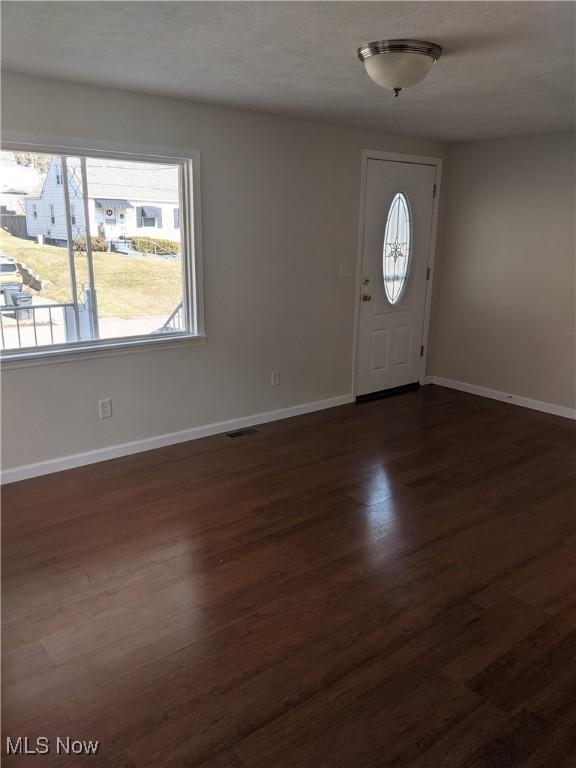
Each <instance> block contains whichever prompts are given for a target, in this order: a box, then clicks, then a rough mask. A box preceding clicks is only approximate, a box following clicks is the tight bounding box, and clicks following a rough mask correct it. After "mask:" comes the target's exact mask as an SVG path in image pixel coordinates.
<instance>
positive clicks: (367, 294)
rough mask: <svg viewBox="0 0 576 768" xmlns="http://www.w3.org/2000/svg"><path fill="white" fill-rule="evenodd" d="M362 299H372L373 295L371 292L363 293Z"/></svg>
mask: <svg viewBox="0 0 576 768" xmlns="http://www.w3.org/2000/svg"><path fill="white" fill-rule="evenodd" d="M362 301H372V296H370V294H369V293H363V294H362Z"/></svg>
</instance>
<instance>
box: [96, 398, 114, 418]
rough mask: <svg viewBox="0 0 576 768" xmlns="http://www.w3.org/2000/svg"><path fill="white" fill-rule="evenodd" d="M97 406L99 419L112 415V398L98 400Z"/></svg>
mask: <svg viewBox="0 0 576 768" xmlns="http://www.w3.org/2000/svg"><path fill="white" fill-rule="evenodd" d="M98 408H99V409H100V418H101V419H109V418H110V416H112V400H111V399H110V398H109V397H107V398H105V399H104V400H98Z"/></svg>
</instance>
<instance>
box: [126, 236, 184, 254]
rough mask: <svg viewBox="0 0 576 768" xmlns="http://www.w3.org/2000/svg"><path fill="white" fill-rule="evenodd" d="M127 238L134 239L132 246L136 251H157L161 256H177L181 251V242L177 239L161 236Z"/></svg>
mask: <svg viewBox="0 0 576 768" xmlns="http://www.w3.org/2000/svg"><path fill="white" fill-rule="evenodd" d="M127 240H131V241H132V248H134V250H135V251H141V252H142V253H157V254H159V255H161V256H163V255H165V254H170V255H171V256H175V255H176V254H178V253H180V250H181V248H180V243H178V242H176V240H163V239H162V238H160V237H139V236H138V235H135V236H134V237H128V238H127Z"/></svg>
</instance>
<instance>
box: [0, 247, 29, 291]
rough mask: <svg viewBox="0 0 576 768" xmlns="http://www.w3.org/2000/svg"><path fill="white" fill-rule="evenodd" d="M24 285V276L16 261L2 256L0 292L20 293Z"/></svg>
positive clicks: (0, 255) (0, 260)
mask: <svg viewBox="0 0 576 768" xmlns="http://www.w3.org/2000/svg"><path fill="white" fill-rule="evenodd" d="M22 283H23V280H22V274H21V272H20V270H19V269H18V265H17V264H16V262H15V261H14V259H11V258H9V257H8V256H4V255H3V254H0V292H2V293H3V292H4V291H7V290H12V291H19V290H20V289H21V288H22Z"/></svg>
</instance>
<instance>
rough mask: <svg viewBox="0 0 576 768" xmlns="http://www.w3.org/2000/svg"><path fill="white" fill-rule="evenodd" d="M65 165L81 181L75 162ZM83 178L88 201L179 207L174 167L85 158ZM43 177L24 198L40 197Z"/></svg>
mask: <svg viewBox="0 0 576 768" xmlns="http://www.w3.org/2000/svg"><path fill="white" fill-rule="evenodd" d="M56 162H58V163H59V160H58V158H57V157H56V156H54V157H53V158H52V164H51V167H52V165H53V164H54V163H56ZM68 165H69V168H74V169H75V175H76V176H77V177H78V178H80V168H79V164H78V161H77V160H75V159H70V160H69V161H68ZM86 175H87V179H88V196H89V197H90V198H97V199H99V200H115V201H118V200H128V201H130V200H132V201H134V200H136V201H138V200H140V201H146V202H157V203H174V204H175V205H177V204H178V166H176V165H163V164H160V163H140V162H134V161H127V160H114V159H112V158H111V159H105V158H99V157H89V158H87V159H86ZM45 178H46V177H44V178H43V179H42V181H41V182H40V184H38V186H37V187H36V188H35V189H33V190H32V192H31V193H30V194H29V195H27V199H29V200H31V199H35V198H39V197H41V195H42V191H43V187H44V182H45Z"/></svg>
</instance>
